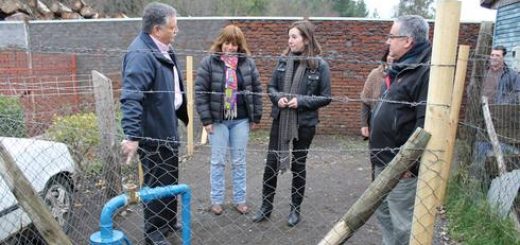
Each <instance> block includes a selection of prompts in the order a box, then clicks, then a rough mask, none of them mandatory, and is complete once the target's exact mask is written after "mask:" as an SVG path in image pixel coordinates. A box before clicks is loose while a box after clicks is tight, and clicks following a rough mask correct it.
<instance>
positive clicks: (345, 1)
mask: <svg viewBox="0 0 520 245" xmlns="http://www.w3.org/2000/svg"><path fill="white" fill-rule="evenodd" d="M330 1H331V2H332V9H333V10H334V11H336V12H337V13H338V14H339V16H342V17H366V16H368V10H367V5H366V4H365V1H364V0H330Z"/></svg>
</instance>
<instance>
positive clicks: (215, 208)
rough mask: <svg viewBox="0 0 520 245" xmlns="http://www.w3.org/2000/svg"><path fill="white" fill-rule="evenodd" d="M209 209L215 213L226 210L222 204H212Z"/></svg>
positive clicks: (218, 213) (219, 213)
mask: <svg viewBox="0 0 520 245" xmlns="http://www.w3.org/2000/svg"><path fill="white" fill-rule="evenodd" d="M209 211H211V212H212V213H213V214H215V215H221V214H222V213H223V212H224V209H223V208H222V206H221V205H220V204H213V205H211V208H210V209H209Z"/></svg>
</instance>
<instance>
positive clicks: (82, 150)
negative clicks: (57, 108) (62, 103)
mask: <svg viewBox="0 0 520 245" xmlns="http://www.w3.org/2000/svg"><path fill="white" fill-rule="evenodd" d="M46 135H47V136H48V137H49V139H51V140H54V141H59V142H63V143H65V144H67V145H68V146H69V149H70V151H71V153H72V155H73V157H74V160H75V161H76V163H78V165H79V166H80V167H81V168H82V169H83V165H84V164H83V162H85V161H89V162H90V161H93V160H95V151H96V147H97V146H98V144H99V133H98V125H97V119H96V115H95V114H94V113H80V114H74V115H70V116H55V117H54V118H53V120H52V125H51V127H50V128H49V129H48V130H47V132H46Z"/></svg>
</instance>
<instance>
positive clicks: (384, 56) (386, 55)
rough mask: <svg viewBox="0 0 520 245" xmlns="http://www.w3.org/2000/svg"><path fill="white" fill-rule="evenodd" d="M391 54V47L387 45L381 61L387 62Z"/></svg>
mask: <svg viewBox="0 0 520 245" xmlns="http://www.w3.org/2000/svg"><path fill="white" fill-rule="evenodd" d="M389 54H390V48H389V47H388V46H387V47H386V49H385V53H384V54H383V56H381V62H383V63H386V62H387V60H388V55H389Z"/></svg>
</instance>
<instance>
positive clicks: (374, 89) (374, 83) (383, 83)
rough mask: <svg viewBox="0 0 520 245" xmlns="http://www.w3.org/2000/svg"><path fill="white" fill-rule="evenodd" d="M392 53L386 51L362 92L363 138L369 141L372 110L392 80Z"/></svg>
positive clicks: (370, 74) (369, 75) (371, 72)
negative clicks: (389, 74) (389, 72)
mask: <svg viewBox="0 0 520 245" xmlns="http://www.w3.org/2000/svg"><path fill="white" fill-rule="evenodd" d="M389 52H390V51H389V50H388V48H387V49H386V50H385V53H384V54H383V57H381V64H380V65H379V66H378V67H377V68H374V69H373V70H372V71H370V73H369V74H368V77H367V80H366V81H365V84H364V86H363V90H362V91H361V95H360V98H361V101H362V103H361V136H363V139H365V140H367V139H369V136H370V119H371V118H372V109H373V108H374V107H375V105H376V104H377V101H378V99H379V98H380V97H381V93H382V91H381V90H386V89H387V86H389V85H390V78H389V77H388V76H387V68H388V66H389V65H391V64H392V57H389V56H388V53H389ZM374 169H375V168H374V164H372V169H371V173H372V180H374V177H375V176H374Z"/></svg>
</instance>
